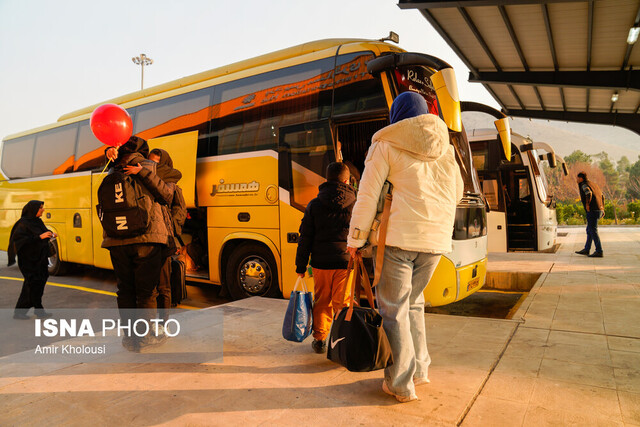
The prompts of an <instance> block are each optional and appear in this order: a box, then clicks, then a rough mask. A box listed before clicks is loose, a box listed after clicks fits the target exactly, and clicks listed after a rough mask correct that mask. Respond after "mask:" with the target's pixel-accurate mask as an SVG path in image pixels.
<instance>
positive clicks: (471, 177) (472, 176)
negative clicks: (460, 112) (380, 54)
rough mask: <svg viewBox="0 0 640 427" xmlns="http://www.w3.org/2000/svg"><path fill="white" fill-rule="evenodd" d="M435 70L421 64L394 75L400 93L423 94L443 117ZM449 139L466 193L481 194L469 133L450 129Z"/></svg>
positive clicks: (430, 108) (431, 106) (406, 67)
mask: <svg viewBox="0 0 640 427" xmlns="http://www.w3.org/2000/svg"><path fill="white" fill-rule="evenodd" d="M432 74H433V71H431V70H430V69H429V68H427V67H424V66H421V65H413V66H404V67H397V68H396V69H395V70H394V73H393V76H394V79H395V83H396V86H397V88H398V93H399V94H400V93H402V92H407V91H413V92H417V93H419V94H421V95H422V96H423V97H424V99H425V100H426V101H427V105H428V107H429V113H431V114H435V115H437V116H438V117H440V118H442V112H441V111H440V108H439V106H438V98H437V96H436V91H435V88H434V87H433V83H431V75H432ZM449 140H450V142H451V145H453V148H454V149H455V152H456V159H457V161H458V165H459V166H460V171H461V172H462V180H463V181H464V192H465V194H468V193H472V194H481V190H480V180H479V179H478V174H477V172H476V170H475V168H474V167H473V164H472V158H471V147H470V146H469V141H468V140H467V134H466V133H465V131H464V129H463V130H462V132H453V131H449Z"/></svg>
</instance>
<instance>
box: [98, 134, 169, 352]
mask: <svg viewBox="0 0 640 427" xmlns="http://www.w3.org/2000/svg"><path fill="white" fill-rule="evenodd" d="M148 154H149V146H148V145H147V142H146V141H145V140H144V139H142V138H139V137H136V136H132V137H131V138H130V139H129V141H127V142H126V143H125V144H124V145H122V146H121V147H119V148H118V149H117V150H115V149H113V148H109V149H108V150H107V151H106V156H107V158H109V159H111V160H115V164H114V168H121V169H122V170H123V171H124V173H125V174H127V175H135V176H136V177H137V179H138V181H139V182H140V183H141V184H142V188H143V190H144V191H145V192H146V194H147V195H148V196H149V197H150V198H151V199H152V203H151V206H150V211H149V218H150V223H149V227H148V228H147V230H146V231H145V232H144V233H143V234H140V235H136V236H131V237H110V236H108V235H107V234H106V232H105V233H103V237H104V239H103V241H102V247H103V248H107V249H108V250H109V254H110V256H111V263H112V264H113V271H114V272H115V274H116V279H117V286H118V292H117V295H118V296H117V302H118V309H119V310H120V316H121V317H122V320H123V321H124V322H125V323H127V322H128V321H131V323H133V322H134V321H135V320H137V319H140V318H142V319H151V318H155V316H156V311H157V307H158V303H157V296H158V291H157V287H158V283H159V281H160V274H161V271H162V265H163V263H164V261H165V258H164V257H165V254H166V250H167V248H168V247H169V246H170V245H172V244H173V231H172V230H173V226H172V223H171V216H170V213H169V210H168V208H167V207H166V206H167V205H169V204H170V203H171V201H172V200H173V194H174V190H175V184H167V183H165V182H164V181H163V180H161V179H160V178H159V177H158V175H157V174H156V163H155V162H153V161H151V160H147V159H146V158H145V156H147V155H148ZM160 201H162V203H160ZM132 310H135V311H132ZM166 338H167V336H166V335H165V334H164V329H163V327H162V325H158V327H157V328H156V329H155V330H154V331H150V333H149V334H147V335H145V336H144V337H141V338H140V339H138V337H136V336H135V335H131V334H129V335H128V336H125V337H124V338H123V340H122V345H123V346H124V347H125V348H126V349H127V350H129V351H139V350H140V349H141V348H143V347H146V346H150V345H156V344H160V343H162V342H163V341H164V340H166Z"/></svg>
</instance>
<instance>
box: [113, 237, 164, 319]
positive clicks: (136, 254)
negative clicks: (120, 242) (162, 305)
mask: <svg viewBox="0 0 640 427" xmlns="http://www.w3.org/2000/svg"><path fill="white" fill-rule="evenodd" d="M163 247H164V245H161V244H152V243H136V244H132V245H124V246H113V247H111V248H109V253H110V254H111V262H112V263H113V270H114V272H115V273H116V279H117V282H118V298H117V300H118V308H119V309H120V312H121V313H123V310H124V311H127V310H126V309H133V308H135V309H146V310H141V311H145V312H147V313H148V314H151V313H154V314H155V311H156V309H157V302H156V297H157V295H158V294H157V290H156V288H157V286H158V281H159V280H160V271H161V269H162V263H163V261H164V257H163V256H162V252H163ZM123 317H129V316H123ZM138 317H148V316H147V315H145V314H142V313H139V316H138ZM151 317H155V315H152V316H151Z"/></svg>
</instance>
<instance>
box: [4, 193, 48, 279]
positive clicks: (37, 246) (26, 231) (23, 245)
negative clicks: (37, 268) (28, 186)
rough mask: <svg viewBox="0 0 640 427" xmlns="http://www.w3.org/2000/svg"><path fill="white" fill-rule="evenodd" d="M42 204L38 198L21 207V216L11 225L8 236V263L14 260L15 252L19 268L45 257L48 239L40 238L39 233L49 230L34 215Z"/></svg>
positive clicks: (40, 261)
mask: <svg viewBox="0 0 640 427" xmlns="http://www.w3.org/2000/svg"><path fill="white" fill-rule="evenodd" d="M43 204H44V202H42V201H40V200H31V201H30V202H29V203H27V204H26V205H24V207H23V208H22V216H21V217H20V219H19V220H18V221H17V222H16V223H15V224H14V225H13V228H12V229H11V234H10V236H9V247H8V248H7V256H8V261H9V262H8V265H13V264H14V263H15V262H16V254H17V255H18V261H19V263H20V264H21V268H22V267H23V266H27V265H36V264H39V263H42V262H45V260H46V259H47V257H48V254H49V239H41V238H40V235H41V234H42V233H46V232H47V231H49V230H47V227H45V225H44V222H42V220H41V219H40V218H38V217H37V216H36V215H37V213H38V211H39V210H40V207H41V206H42V205H43ZM20 261H22V262H20Z"/></svg>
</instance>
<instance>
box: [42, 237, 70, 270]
mask: <svg viewBox="0 0 640 427" xmlns="http://www.w3.org/2000/svg"><path fill="white" fill-rule="evenodd" d="M49 245H53V247H54V249H55V251H52V252H53V255H50V256H49V258H48V265H47V269H48V270H49V276H62V275H63V274H65V273H66V272H67V267H68V266H69V265H68V263H66V262H64V261H61V260H60V256H59V255H58V254H59V253H60V247H59V246H58V245H57V244H56V243H53V242H49Z"/></svg>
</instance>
